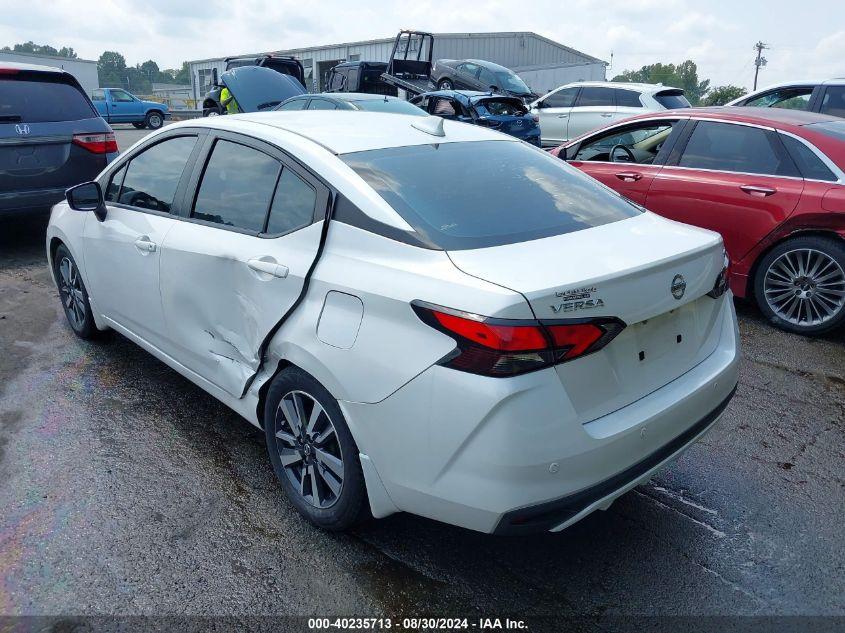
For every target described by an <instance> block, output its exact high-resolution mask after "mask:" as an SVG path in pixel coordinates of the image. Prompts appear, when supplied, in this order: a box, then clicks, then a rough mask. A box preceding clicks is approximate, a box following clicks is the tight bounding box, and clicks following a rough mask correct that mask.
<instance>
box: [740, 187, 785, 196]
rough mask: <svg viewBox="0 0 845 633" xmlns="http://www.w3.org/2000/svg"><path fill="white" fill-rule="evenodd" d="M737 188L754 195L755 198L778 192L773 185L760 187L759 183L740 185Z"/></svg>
mask: <svg viewBox="0 0 845 633" xmlns="http://www.w3.org/2000/svg"><path fill="white" fill-rule="evenodd" d="M739 188H740V189H742V190H743V191H744V192H745V193H747V194H748V195H749V196H754V197H756V198H766V197H768V196H771V195H774V194H776V193H777V192H778V190H777V189H775V188H773V187H761V186H760V185H740V186H739Z"/></svg>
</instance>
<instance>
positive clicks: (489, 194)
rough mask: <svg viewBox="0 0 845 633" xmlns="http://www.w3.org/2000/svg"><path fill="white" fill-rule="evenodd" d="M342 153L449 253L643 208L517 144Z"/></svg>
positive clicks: (588, 225) (553, 231)
mask: <svg viewBox="0 0 845 633" xmlns="http://www.w3.org/2000/svg"><path fill="white" fill-rule="evenodd" d="M340 158H341V159H342V160H343V161H345V162H346V163H347V164H348V165H349V166H350V167H351V168H352V169H354V170H355V172H356V173H357V174H358V175H359V176H361V178H363V179H364V180H365V181H366V182H367V184H369V185H370V186H371V187H372V188H373V189H375V191H377V192H378V193H379V195H380V196H381V197H382V198H384V200H385V201H386V202H387V203H388V204H390V205H391V206H392V207H393V208H394V209H395V210H396V212H397V213H399V215H401V216H402V218H403V219H404V220H405V221H406V222H408V224H410V225H411V226H412V227H413V228H414V230H415V231H417V232H418V233H419V234H420V235H421V236H422V237H423V238H424V239H425V240H426V241H428V242H430V243H432V244H434V245H436V246H437V247H438V248H443V249H445V250H464V249H471V248H484V247H489V246H499V245H501V244H512V243H515V242H524V241H528V240H534V239H538V238H542V237H548V236H551V235H561V234H564V233H572V232H574V231H580V230H582V229H588V228H591V227H594V226H600V225H603V224H608V223H610V222H616V221H618V220H624V219H626V218H630V217H633V216H635V215H638V214H639V213H640V212H641V211H640V209H639V208H638V207H635V206H634V205H632V204H631V203H629V202H626V201H625V200H624V199H623V198H622V197H621V196H618V195H616V194H614V193H613V192H611V191H610V190H608V189H606V188H604V187H602V186H601V185H599V184H598V183H596V182H595V181H594V180H592V179H591V178H590V177H589V176H587V175H585V174H583V173H582V172H580V171H578V170H577V169H575V168H573V167H570V166H569V165H567V164H566V163H564V162H563V161H561V160H558V159H556V158H554V157H553V156H551V155H549V154H547V153H546V152H542V151H540V150H537V149H534V148H531V147H529V146H527V145H525V144H523V143H518V142H511V141H475V142H466V143H440V144H434V145H415V146H409V147H392V148H387V149H378V150H370V151H366V152H355V153H351V154H345V155H342V156H341V157H340Z"/></svg>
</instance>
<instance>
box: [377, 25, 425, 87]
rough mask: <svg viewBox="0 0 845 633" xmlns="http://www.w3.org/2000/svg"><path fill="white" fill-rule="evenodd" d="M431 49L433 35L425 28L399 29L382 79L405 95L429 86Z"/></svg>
mask: <svg viewBox="0 0 845 633" xmlns="http://www.w3.org/2000/svg"><path fill="white" fill-rule="evenodd" d="M433 53H434V35H432V34H431V33H427V32H425V31H408V30H402V31H399V34H398V35H397V36H396V41H395V42H394V43H393V52H392V53H391V54H390V61H389V62H388V63H387V70H386V71H385V72H384V73H383V74H382V76H381V78H382V80H383V81H384V82H385V83H387V84H390V85H391V86H394V87H396V88H397V89H398V90H402V91H404V92H405V98H406V99H410V98H411V97H414V96H416V95H419V94H422V93H424V92H428V91H429V90H431V89H432V87H433V86H432V84H431V63H432V61H431V60H432V55H433Z"/></svg>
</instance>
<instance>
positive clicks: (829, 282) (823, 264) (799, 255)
mask: <svg viewBox="0 0 845 633" xmlns="http://www.w3.org/2000/svg"><path fill="white" fill-rule="evenodd" d="M763 291H764V293H765V296H766V303H768V305H769V307H770V308H771V309H772V311H773V312H774V313H775V314H777V316H779V317H780V318H781V319H783V320H784V321H787V322H789V323H792V324H793V325H798V326H801V327H810V326H816V325H821V324H823V323H826V322H827V321H830V320H831V319H832V318H834V317H835V316H837V315H838V314H839V312H840V311H841V310H842V309H843V305H845V271H843V270H842V267H841V266H840V265H839V263H838V262H837V261H836V260H835V259H833V258H832V257H831V256H830V255H828V254H827V253H824V252H822V251H819V250H816V249H813V248H801V249H795V250H791V251H787V252H785V253H783V254H782V255H781V256H780V257H778V258H777V259H775V260H774V261H773V262H772V263H771V265H770V266H769V269H768V270H767V271H766V276H765V278H764V280H763Z"/></svg>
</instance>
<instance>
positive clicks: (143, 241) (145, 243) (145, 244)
mask: <svg viewBox="0 0 845 633" xmlns="http://www.w3.org/2000/svg"><path fill="white" fill-rule="evenodd" d="M135 248H137V249H138V250H139V251H141V252H142V253H155V251H156V243H155V242H152V241H150V238H148V237H147V236H146V235H144V236H143V237H139V238H138V239H137V240H135Z"/></svg>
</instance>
